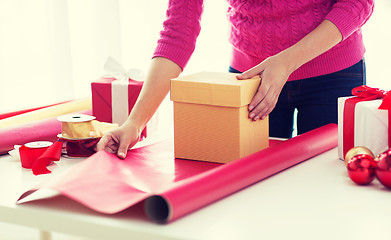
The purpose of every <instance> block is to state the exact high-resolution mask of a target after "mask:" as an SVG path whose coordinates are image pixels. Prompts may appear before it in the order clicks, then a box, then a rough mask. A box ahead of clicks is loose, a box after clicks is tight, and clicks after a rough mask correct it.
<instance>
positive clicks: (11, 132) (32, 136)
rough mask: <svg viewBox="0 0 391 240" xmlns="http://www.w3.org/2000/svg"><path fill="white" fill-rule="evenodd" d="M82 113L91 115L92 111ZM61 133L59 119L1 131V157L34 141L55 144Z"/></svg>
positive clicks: (39, 121)
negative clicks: (19, 146) (17, 147)
mask: <svg viewBox="0 0 391 240" xmlns="http://www.w3.org/2000/svg"><path fill="white" fill-rule="evenodd" d="M81 113H84V114H91V109H90V110H86V111H82V112H81ZM59 133H61V122H59V121H58V120H57V117H52V118H47V119H43V120H37V121H32V122H29V123H24V124H20V125H16V126H12V127H6V128H2V129H0V155H1V154H6V153H8V151H10V150H12V149H14V146H15V145H23V144H25V143H28V142H34V141H50V142H55V141H57V135H58V134H59Z"/></svg>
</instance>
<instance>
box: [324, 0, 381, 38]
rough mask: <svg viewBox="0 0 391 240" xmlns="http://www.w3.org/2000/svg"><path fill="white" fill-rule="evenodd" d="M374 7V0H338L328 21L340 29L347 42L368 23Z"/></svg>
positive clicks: (328, 16)
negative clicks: (347, 39)
mask: <svg viewBox="0 0 391 240" xmlns="http://www.w3.org/2000/svg"><path fill="white" fill-rule="evenodd" d="M373 7H374V1H373V0H336V2H335V4H334V6H333V8H332V9H331V11H330V12H329V14H328V15H327V16H326V19H327V20H329V21H331V22H332V23H334V24H335V25H336V26H337V27H338V29H339V30H340V32H341V33H342V37H343V40H345V39H346V38H348V37H349V36H350V35H351V34H352V33H354V32H355V31H357V30H358V29H359V28H360V27H361V26H362V25H364V23H366V22H367V21H368V19H369V17H370V16H371V14H372V12H373Z"/></svg>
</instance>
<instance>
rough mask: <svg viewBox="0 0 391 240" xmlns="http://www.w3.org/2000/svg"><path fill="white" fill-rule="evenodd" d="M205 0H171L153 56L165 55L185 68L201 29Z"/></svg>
mask: <svg viewBox="0 0 391 240" xmlns="http://www.w3.org/2000/svg"><path fill="white" fill-rule="evenodd" d="M202 11H203V0H170V1H169V4H168V9H167V14H166V17H167V18H166V20H165V21H164V23H163V30H162V31H161V32H160V38H159V40H158V42H157V47H156V49H155V52H154V54H153V57H165V58H168V59H170V60H171V61H173V62H175V63H176V64H178V65H179V66H180V67H181V68H182V69H184V68H185V66H186V64H187V62H188V61H189V59H190V57H191V55H192V53H193V52H194V49H195V45H196V40H197V37H198V35H199V33H200V30H201V15H202Z"/></svg>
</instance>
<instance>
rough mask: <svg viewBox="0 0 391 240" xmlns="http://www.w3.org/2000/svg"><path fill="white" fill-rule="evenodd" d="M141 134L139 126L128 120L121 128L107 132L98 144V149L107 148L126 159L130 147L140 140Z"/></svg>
mask: <svg viewBox="0 0 391 240" xmlns="http://www.w3.org/2000/svg"><path fill="white" fill-rule="evenodd" d="M140 134H141V131H140V130H139V128H137V127H136V126H134V125H133V124H131V123H129V122H126V123H124V124H123V125H122V126H120V127H119V128H116V129H114V130H112V131H109V132H107V133H105V134H104V135H103V137H102V138H101V139H100V141H99V142H98V144H97V151H100V150H106V151H107V152H110V153H115V154H117V156H118V157H119V158H121V159H124V158H125V157H126V154H127V152H128V149H129V148H131V147H133V146H134V145H135V144H136V143H137V142H138V141H139V139H140Z"/></svg>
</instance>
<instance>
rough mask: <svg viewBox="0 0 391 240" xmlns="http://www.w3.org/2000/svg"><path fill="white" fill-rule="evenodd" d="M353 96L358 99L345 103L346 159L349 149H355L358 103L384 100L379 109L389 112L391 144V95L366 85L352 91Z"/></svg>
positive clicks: (390, 138)
mask: <svg viewBox="0 0 391 240" xmlns="http://www.w3.org/2000/svg"><path fill="white" fill-rule="evenodd" d="M352 94H353V95H354V96H356V97H353V98H349V99H347V100H346V101H345V107H344V113H343V114H344V117H343V119H344V127H343V153H344V157H345V155H346V153H347V152H348V151H349V149H351V148H353V147H354V109H355V106H356V104H357V103H358V102H362V101H371V100H375V99H383V101H382V103H381V104H380V106H379V108H378V109H382V110H388V126H389V127H388V146H390V143H391V125H390V124H391V121H390V120H391V111H390V110H391V94H390V91H384V90H381V89H379V88H371V87H368V86H365V85H362V86H359V87H356V88H353V89H352Z"/></svg>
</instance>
